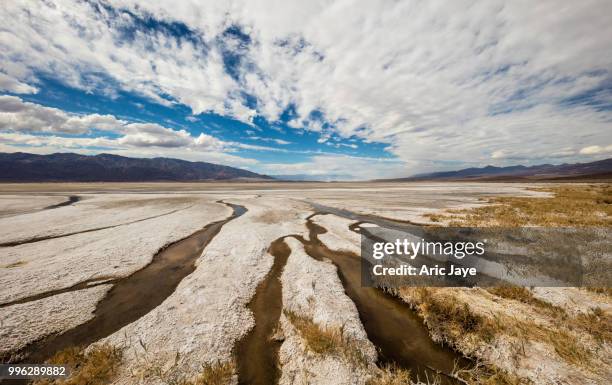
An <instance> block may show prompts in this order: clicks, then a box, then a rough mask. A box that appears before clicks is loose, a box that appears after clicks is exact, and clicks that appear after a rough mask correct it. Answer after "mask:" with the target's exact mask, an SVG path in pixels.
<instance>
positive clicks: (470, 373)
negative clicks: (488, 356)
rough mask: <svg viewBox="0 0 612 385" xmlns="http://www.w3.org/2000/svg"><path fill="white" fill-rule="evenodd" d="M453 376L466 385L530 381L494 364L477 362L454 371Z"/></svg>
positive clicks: (520, 384)
mask: <svg viewBox="0 0 612 385" xmlns="http://www.w3.org/2000/svg"><path fill="white" fill-rule="evenodd" d="M453 374H454V376H455V377H457V378H460V379H461V382H463V383H465V384H468V385H527V384H531V382H530V381H529V380H527V379H525V378H520V377H517V376H515V375H512V374H509V373H507V372H505V371H503V370H501V369H499V368H497V367H496V366H494V365H484V364H482V363H480V362H477V363H476V365H475V366H474V367H473V368H470V369H460V370H456V371H454V373H453Z"/></svg>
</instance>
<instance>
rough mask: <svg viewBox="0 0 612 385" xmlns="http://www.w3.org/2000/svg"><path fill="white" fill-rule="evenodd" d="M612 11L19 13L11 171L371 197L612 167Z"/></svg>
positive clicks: (98, 5)
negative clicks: (151, 168)
mask: <svg viewBox="0 0 612 385" xmlns="http://www.w3.org/2000/svg"><path fill="white" fill-rule="evenodd" d="M610 15H612V2H610V1H607V0H582V1H573V0H542V1H537V2H533V1H526V0H512V1H496V0H483V1H463V0H457V1H412V0H405V1H403V0H400V1H392V0H367V1H366V0H361V1H358V0H341V1H329V0H325V1H319V0H309V1H289V0H244V1H231V0H228V1H202V0H198V1H191V0H157V1H147V2H145V1H132V0H109V1H93V0H92V1H68V0H44V1H34V0H27V1H19V0H6V1H3V2H2V6H1V7H0V152H17V151H22V152H31V153H41V154H46V153H54V152H77V153H83V154H97V153H112V154H118V155H124V156H134V157H173V158H180V159H186V160H192V161H196V160H197V161H207V162H213V163H220V164H225V165H230V166H235V167H240V168H244V169H248V170H251V171H255V172H259V173H264V174H268V175H309V176H311V177H314V178H319V179H323V180H334V179H375V178H393V177H402V176H408V175H413V174H418V173H423V172H431V171H441V170H452V169H460V168H466V167H481V166H486V165H489V164H492V165H498V166H505V165H514V164H525V165H534V164H542V163H553V164H559V163H565V162H568V163H569V162H588V161H593V160H598V159H604V158H608V157H611V156H612V23H611V22H610Z"/></svg>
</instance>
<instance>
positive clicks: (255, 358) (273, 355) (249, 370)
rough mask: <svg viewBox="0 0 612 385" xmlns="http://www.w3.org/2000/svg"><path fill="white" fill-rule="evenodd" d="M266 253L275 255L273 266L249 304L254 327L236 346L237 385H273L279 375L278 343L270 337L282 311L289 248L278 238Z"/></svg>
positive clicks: (279, 343)
mask: <svg viewBox="0 0 612 385" xmlns="http://www.w3.org/2000/svg"><path fill="white" fill-rule="evenodd" d="M268 251H269V252H270V254H272V255H273V256H274V264H273V265H272V269H271V270H270V271H269V272H268V274H267V275H266V277H265V279H264V280H263V281H262V282H261V283H260V284H259V286H257V290H256V291H255V296H254V297H253V299H252V300H251V302H250V303H249V305H248V307H249V309H250V310H251V311H252V312H253V315H254V317H255V327H254V328H253V329H252V330H251V331H250V332H249V333H248V334H247V335H246V336H245V337H244V338H243V339H242V340H240V341H239V342H238V343H237V345H236V351H235V353H236V360H237V363H238V365H237V366H238V383H239V384H241V385H242V384H244V385H270V384H276V383H277V382H278V378H279V376H280V373H279V371H278V349H279V348H280V345H281V342H280V341H275V340H273V339H272V335H273V333H274V329H275V328H276V327H277V326H278V320H279V318H280V315H281V310H282V308H283V298H282V291H281V290H282V288H281V282H280V275H281V273H282V271H283V268H284V267H285V264H286V263H287V259H288V258H289V254H291V249H290V248H289V246H288V245H287V244H286V243H285V241H284V240H283V238H279V239H277V240H276V241H274V242H272V244H271V245H270V249H269V250H268Z"/></svg>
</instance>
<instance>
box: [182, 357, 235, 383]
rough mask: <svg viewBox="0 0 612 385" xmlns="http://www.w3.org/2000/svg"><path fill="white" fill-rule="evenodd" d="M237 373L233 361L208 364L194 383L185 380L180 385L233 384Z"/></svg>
mask: <svg viewBox="0 0 612 385" xmlns="http://www.w3.org/2000/svg"><path fill="white" fill-rule="evenodd" d="M235 371H236V365H235V364H234V362H233V361H225V362H215V363H213V364H206V365H204V366H203V367H202V372H201V373H200V374H199V375H198V376H197V377H196V378H195V379H194V380H193V381H186V380H183V381H181V382H179V383H178V385H226V384H229V383H231V380H232V376H233V375H234V373H235Z"/></svg>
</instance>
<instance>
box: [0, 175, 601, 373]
mask: <svg viewBox="0 0 612 385" xmlns="http://www.w3.org/2000/svg"><path fill="white" fill-rule="evenodd" d="M534 187H537V185H535V184H519V183H425V182H423V183H200V184H197V183H180V184H179V183H175V184H173V183H148V184H127V183H126V184H112V183H110V184H109V183H105V184H4V185H0V357H2V360H1V361H2V362H16V363H41V362H44V361H45V360H49V359H52V357H54V356H56V354H57V353H58V352H61V351H66V349H71V348H74V347H83V348H85V351H84V353H82V357H85V358H84V359H87V354H90V353H92V352H98V353H99V354H103V353H104V349H113V352H114V353H113V355H112V357H113V359H114V361H113V360H110V361H109V362H110V364H109V365H110V366H111V368H110V369H111V370H110V372H109V373H111V374H108V373H106V374H104V373H103V374H100V376H101V377H104V376H107V377H104V378H107V380H105V381H106V382H110V383H117V384H169V385H170V384H209V383H210V384H212V383H240V384H272V383H281V384H387V383H388V384H392V383H397V384H399V383H405V381H408V380H407V379H408V378H409V379H410V381H412V382H414V383H417V382H418V381H421V382H423V383H446V384H461V383H488V384H497V383H499V384H504V383H508V384H512V383H520V381H527V382H528V381H531V382H532V383H536V384H539V383H542V384H608V383H611V382H612V374H611V367H612V362H611V361H612V354H611V349H610V341H609V340H608V338H609V335H610V327H611V325H610V324H609V321H610V313H611V311H612V307H611V305H612V302H611V301H610V293H609V288H608V290H606V289H605V288H604V289H602V290H585V289H578V288H532V289H523V290H524V292H523V291H521V292H520V293H515V292H512V293H507V292H502V291H498V292H495V291H491V290H485V289H482V288H437V289H433V288H432V289H428V288H418V289H416V288H415V289H413V290H399V291H383V290H381V289H377V288H365V287H361V282H360V271H359V268H360V264H359V258H358V255H359V252H360V235H359V229H360V227H361V226H372V225H378V226H385V224H388V223H393V224H397V225H402V224H406V223H413V224H419V225H427V224H431V223H432V218H434V217H435V215H436V214H439V213H444V212H446V211H447V210H463V209H472V208H477V207H481V206H483V205H485V204H486V200H487V199H488V198H490V197H525V198H530V199H547V198H549V197H550V196H551V194H552V193H550V192H545V191H534V190H533V188H534ZM432 214H433V216H432ZM593 328H596V330H593ZM483 331H486V332H487V333H486V335H485V334H484V332H483ZM96 347H97V348H98V349H99V350H96ZM109 347H110V348H109ZM92 354H93V353H92ZM55 359H57V356H56V358H55ZM107 361H108V360H107ZM55 362H57V361H55ZM106 363H107V364H108V362H106ZM88 365H95V362H93V360H90V361H88ZM408 371H410V373H408ZM392 380H395V381H400V382H385V381H392ZM83 381H85V380H83ZM198 381H199V382H198ZM214 381H217V382H214ZM401 381H404V382H401ZM485 381H491V382H485ZM493 381H497V382H493ZM513 381H519V382H513ZM72 383H75V384H76V383H78V382H72ZM83 383H86V382H83ZM90 383H97V382H90ZM100 383H104V382H100Z"/></svg>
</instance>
